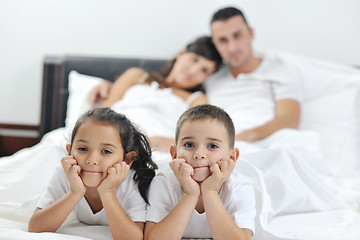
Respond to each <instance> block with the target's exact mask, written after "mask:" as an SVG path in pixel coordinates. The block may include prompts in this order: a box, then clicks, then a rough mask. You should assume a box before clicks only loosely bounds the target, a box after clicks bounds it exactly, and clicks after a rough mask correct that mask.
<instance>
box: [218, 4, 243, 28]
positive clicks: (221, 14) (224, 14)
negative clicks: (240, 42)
mask: <svg viewBox="0 0 360 240" xmlns="http://www.w3.org/2000/svg"><path fill="white" fill-rule="evenodd" d="M235 16H240V17H242V18H243V19H244V22H245V24H246V26H248V27H249V25H248V23H247V21H246V18H245V16H244V14H243V12H242V11H241V10H239V9H237V8H234V7H226V8H222V9H220V10H218V11H217V12H215V13H214V15H213V16H212V18H211V23H213V22H216V21H225V20H228V19H229V18H232V17H235Z"/></svg>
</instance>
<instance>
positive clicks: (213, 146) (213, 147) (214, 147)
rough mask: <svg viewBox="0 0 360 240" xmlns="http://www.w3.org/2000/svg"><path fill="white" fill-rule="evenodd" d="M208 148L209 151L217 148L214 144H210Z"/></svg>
mask: <svg viewBox="0 0 360 240" xmlns="http://www.w3.org/2000/svg"><path fill="white" fill-rule="evenodd" d="M208 147H209V148H210V149H216V148H219V147H218V145H216V144H210V145H209V146H208Z"/></svg>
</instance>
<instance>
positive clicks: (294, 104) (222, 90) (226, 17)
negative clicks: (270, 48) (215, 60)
mask: <svg viewBox="0 0 360 240" xmlns="http://www.w3.org/2000/svg"><path fill="white" fill-rule="evenodd" d="M211 32H212V40H213V42H214V44H215V46H216V48H217V50H218V51H219V53H220V55H221V57H222V58H223V60H224V62H226V64H225V65H224V66H223V68H222V69H220V70H219V71H218V72H217V73H216V74H214V75H213V76H211V77H210V78H209V79H208V80H207V81H206V83H205V87H206V93H207V96H208V98H209V102H210V103H211V104H215V105H218V106H220V107H222V108H224V110H225V111H227V112H228V113H229V114H230V115H231V117H232V118H233V120H234V123H235V126H236V128H237V133H238V134H237V135H236V140H244V141H248V142H252V141H256V140H260V139H263V138H266V137H267V136H269V135H271V134H272V133H274V132H275V131H277V130H279V129H282V128H297V127H298V124H299V119H300V103H299V102H300V99H301V93H300V86H299V82H298V81H296V79H295V78H296V73H293V72H291V67H290V68H289V66H286V65H285V63H282V62H280V60H278V59H276V58H271V57H266V56H264V57H262V58H260V57H257V56H255V54H254V52H253V49H252V45H251V43H252V40H253V39H254V30H253V29H252V28H251V27H249V25H248V23H247V21H246V18H245V17H244V15H243V13H242V12H241V11H240V10H238V9H236V8H233V7H228V8H224V9H220V10H219V11H217V12H216V13H215V14H214V15H213V17H212V20H211Z"/></svg>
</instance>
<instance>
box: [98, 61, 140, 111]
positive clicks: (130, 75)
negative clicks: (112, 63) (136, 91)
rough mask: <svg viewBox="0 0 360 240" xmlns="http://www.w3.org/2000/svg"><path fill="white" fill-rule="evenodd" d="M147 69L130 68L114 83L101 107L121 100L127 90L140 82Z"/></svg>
mask: <svg viewBox="0 0 360 240" xmlns="http://www.w3.org/2000/svg"><path fill="white" fill-rule="evenodd" d="M144 73H145V71H144V70H143V69H141V68H129V69H128V70H126V71H125V72H124V73H123V74H121V76H120V77H118V78H117V79H116V81H115V82H114V83H113V84H112V86H111V88H110V92H109V95H108V97H107V98H105V99H104V101H103V102H102V103H101V105H100V106H101V107H110V106H111V105H113V104H114V103H115V102H117V101H118V100H120V99H121V98H122V97H123V96H124V94H125V92H126V91H127V90H128V89H129V88H130V87H131V86H134V85H135V84H137V83H139V81H140V79H141V77H142V76H143V75H144Z"/></svg>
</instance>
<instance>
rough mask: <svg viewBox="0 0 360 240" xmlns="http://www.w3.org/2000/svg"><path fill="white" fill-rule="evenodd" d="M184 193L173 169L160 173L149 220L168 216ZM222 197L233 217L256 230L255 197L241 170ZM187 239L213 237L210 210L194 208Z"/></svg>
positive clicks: (154, 184)
mask: <svg viewBox="0 0 360 240" xmlns="http://www.w3.org/2000/svg"><path fill="white" fill-rule="evenodd" d="M183 194H184V192H183V189H182V187H181V184H180V182H179V181H178V180H177V178H176V176H175V174H174V173H173V172H172V171H171V170H169V171H167V172H161V173H159V174H157V175H156V176H155V177H154V178H153V180H152V182H151V185H150V189H149V203H150V205H148V207H147V213H146V221H151V222H155V223H158V222H160V221H161V220H162V219H163V218H165V217H166V216H167V215H168V214H169V213H170V211H171V210H172V209H173V208H174V207H175V205H176V204H177V203H178V202H179V201H180V199H181V197H182V195H183ZM219 196H220V198H221V201H222V202H223V204H224V207H225V208H226V210H227V212H228V213H229V215H230V217H231V218H232V219H233V220H234V222H235V223H236V225H237V226H239V227H240V228H247V229H250V230H251V231H253V232H254V230H255V222H254V219H255V215H256V209H255V196H254V189H253V186H252V184H251V183H250V182H249V181H247V180H246V179H245V177H243V176H242V175H241V174H240V173H238V172H235V171H234V172H233V173H232V174H231V176H230V177H229V179H228V180H227V181H226V182H225V183H224V185H223V187H222V189H221V191H220V193H219ZM183 237H184V238H211V237H212V236H211V231H210V227H209V224H208V221H207V218H206V212H204V213H202V214H199V213H198V212H197V211H196V210H194V212H193V215H192V217H191V219H190V222H189V224H188V226H187V228H186V230H185V233H184V235H183Z"/></svg>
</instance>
